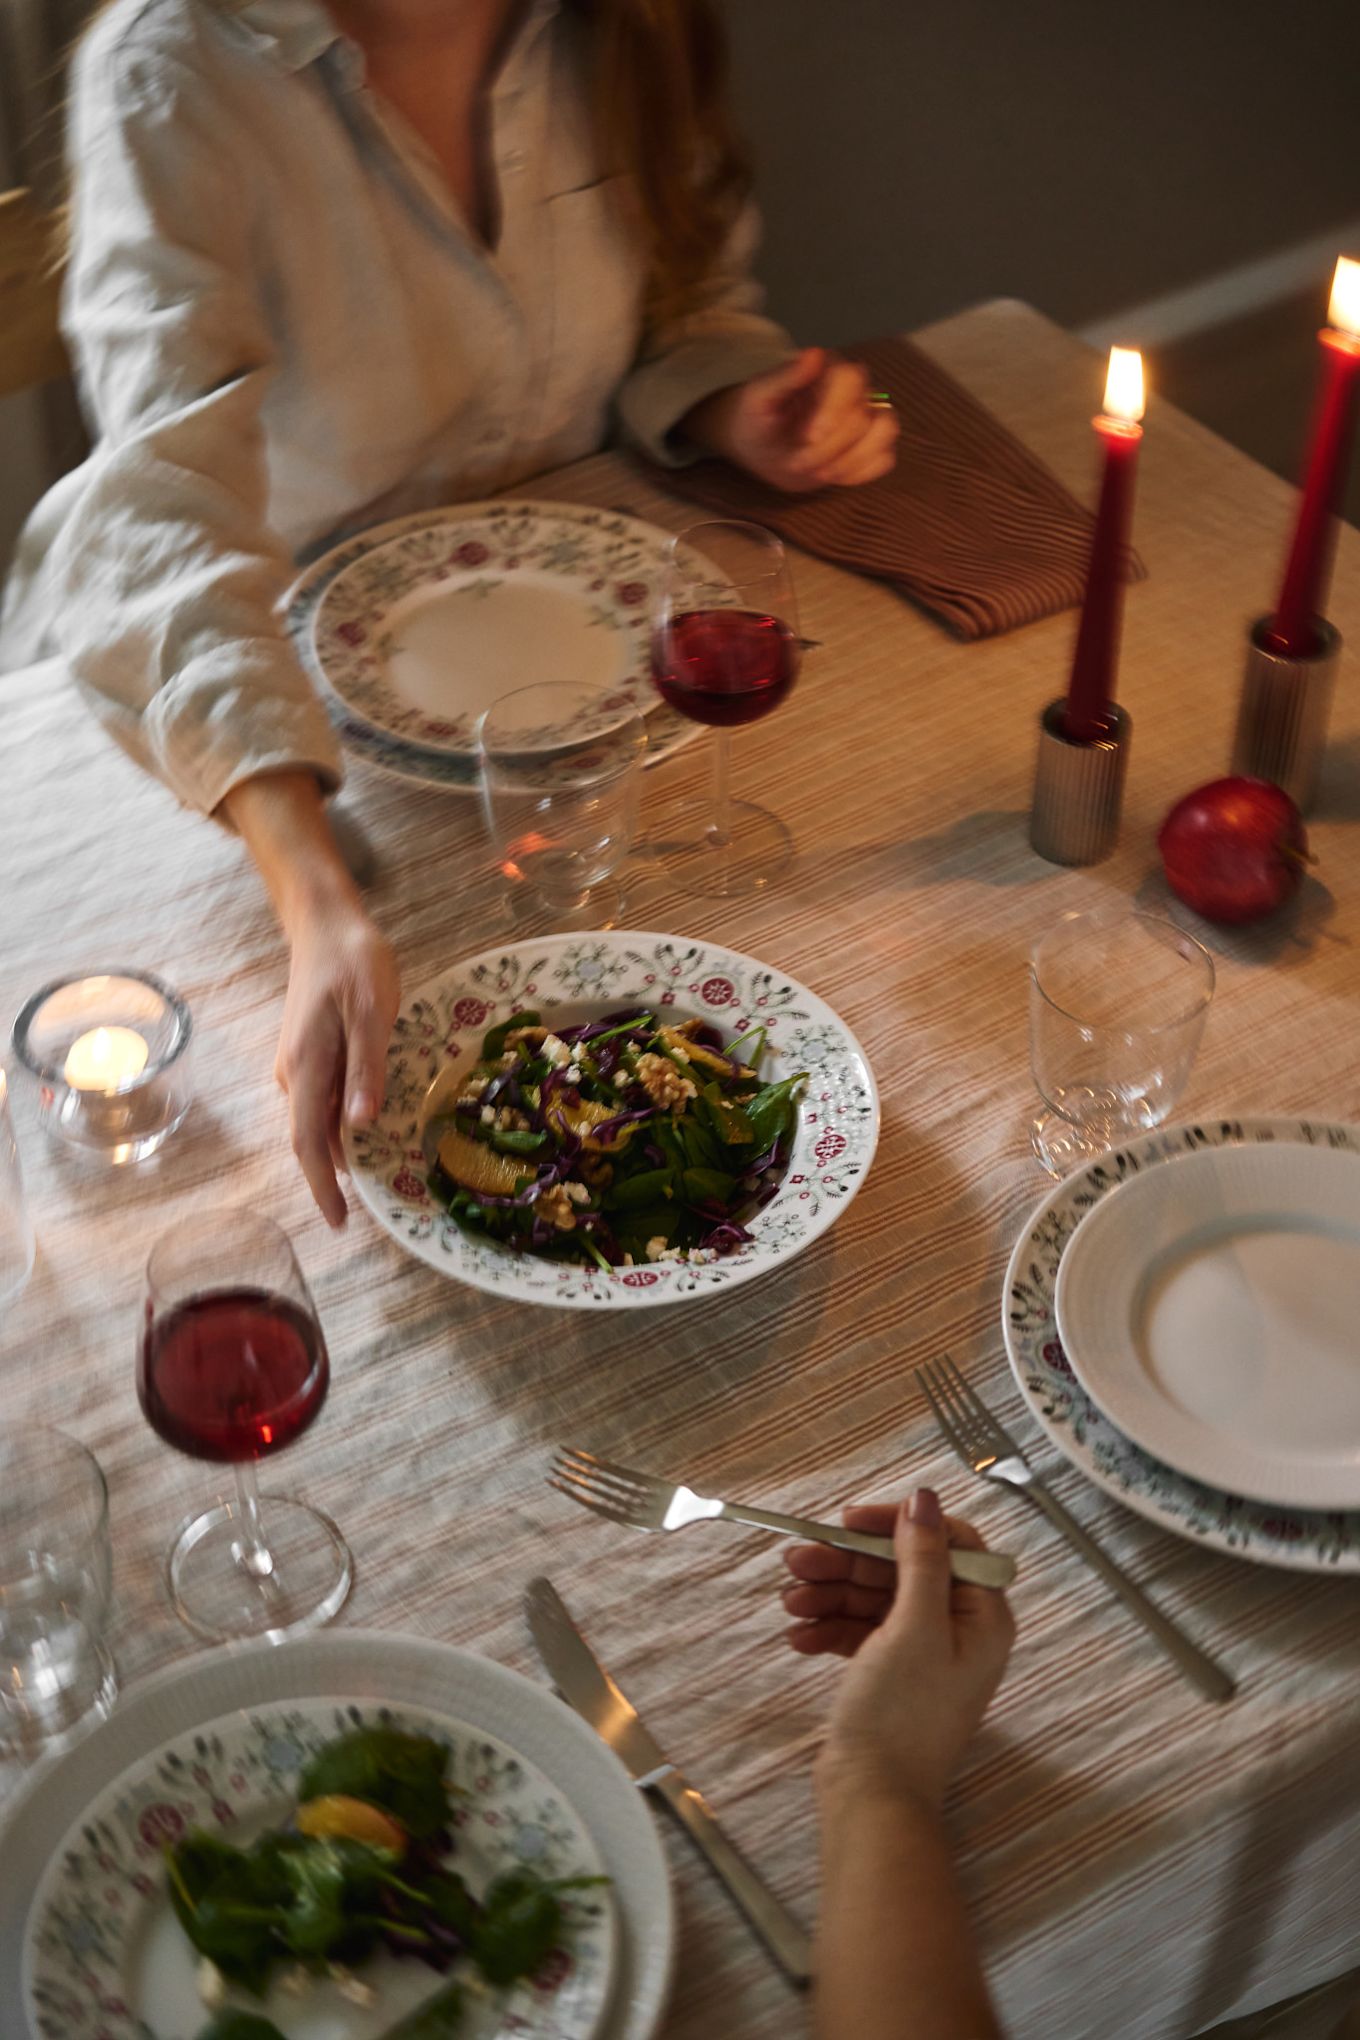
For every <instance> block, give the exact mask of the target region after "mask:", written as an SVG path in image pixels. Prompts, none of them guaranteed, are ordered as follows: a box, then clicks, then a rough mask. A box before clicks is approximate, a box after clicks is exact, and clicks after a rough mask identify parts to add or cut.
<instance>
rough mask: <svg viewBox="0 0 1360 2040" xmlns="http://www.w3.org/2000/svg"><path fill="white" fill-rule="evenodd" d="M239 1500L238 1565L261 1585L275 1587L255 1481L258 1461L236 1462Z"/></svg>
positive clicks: (257, 1485) (235, 1548)
mask: <svg viewBox="0 0 1360 2040" xmlns="http://www.w3.org/2000/svg"><path fill="white" fill-rule="evenodd" d="M234 1471H235V1474H236V1498H237V1501H238V1502H239V1503H240V1508H241V1515H240V1523H241V1530H240V1535H239V1536H238V1538H237V1540H236V1543H235V1545H234V1546H233V1547H232V1555H233V1557H234V1558H235V1560H236V1563H237V1564H238V1565H239V1566H241V1567H242V1568H243V1570H244V1571H246V1572H248V1573H249V1574H250V1576H251V1578H252V1579H253V1580H258V1581H259V1582H260V1584H261V1585H264V1584H265V1583H266V1582H268V1583H270V1584H272V1583H273V1580H274V1554H273V1552H272V1551H271V1550H270V1549H269V1545H268V1543H267V1542H266V1540H265V1534H264V1525H263V1524H262V1523H261V1521H260V1489H259V1484H258V1482H257V1481H256V1479H255V1461H254V1460H253V1459H240V1460H238V1461H237V1462H236V1466H235V1469H234Z"/></svg>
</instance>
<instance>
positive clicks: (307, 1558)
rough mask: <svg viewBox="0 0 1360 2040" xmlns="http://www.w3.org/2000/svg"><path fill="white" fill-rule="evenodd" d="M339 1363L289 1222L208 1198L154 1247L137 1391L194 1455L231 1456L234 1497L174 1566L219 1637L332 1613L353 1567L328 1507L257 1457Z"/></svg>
mask: <svg viewBox="0 0 1360 2040" xmlns="http://www.w3.org/2000/svg"><path fill="white" fill-rule="evenodd" d="M329 1382H330V1363H329V1360H328V1358H327V1354H326V1342H325V1340H324V1339H323V1337H322V1335H321V1326H320V1324H319V1323H318V1321H317V1315H316V1306H315V1305H314V1304H313V1302H312V1299H311V1296H310V1294H309V1292H308V1289H307V1285H306V1283H305V1282H304V1280H303V1278H302V1271H301V1269H300V1268H299V1267H298V1264H297V1260H296V1258H295V1256H294V1253H293V1249H292V1246H291V1245H290V1243H289V1240H288V1235H287V1234H286V1233H285V1232H283V1231H282V1229H281V1228H280V1227H279V1226H277V1225H275V1224H274V1223H273V1222H272V1220H270V1219H267V1218H257V1217H254V1216H253V1215H252V1214H251V1213H249V1212H244V1211H207V1212H203V1213H201V1214H199V1215H198V1216H196V1217H194V1218H191V1219H189V1220H187V1221H183V1222H181V1223H180V1224H179V1225H178V1226H176V1228H175V1230H174V1232H173V1233H167V1234H166V1235H165V1236H164V1237H163V1238H162V1239H161V1240H159V1241H158V1242H157V1244H156V1245H155V1246H154V1247H153V1248H152V1250H151V1258H150V1260H149V1261H148V1262H147V1264H146V1295H145V1305H144V1310H143V1321H142V1326H141V1331H140V1336H139V1339H138V1348H137V1395H138V1399H139V1400H140V1402H141V1405H142V1413H143V1415H144V1416H145V1417H146V1420H147V1422H148V1423H149V1424H150V1425H151V1428H152V1429H153V1430H154V1431H156V1432H157V1433H158V1434H159V1435H160V1437H162V1438H164V1440H165V1442H166V1443H167V1445H173V1446H175V1447H176V1449H177V1450H178V1451H180V1452H186V1453H188V1454H189V1456H190V1457H191V1458H193V1459H208V1460H215V1461H218V1462H225V1463H227V1464H228V1465H230V1466H231V1468H232V1470H233V1472H234V1473H235V1476H236V1493H235V1496H234V1498H233V1499H232V1500H231V1501H225V1502H219V1503H218V1504H217V1506H216V1507H215V1508H211V1509H207V1510H205V1511H204V1513H203V1514H202V1515H199V1516H193V1517H190V1518H189V1520H188V1521H187V1522H185V1523H184V1524H183V1525H182V1526H181V1529H180V1531H179V1534H178V1536H177V1537H176V1539H175V1543H174V1545H173V1547H172V1549H171V1552H170V1557H169V1561H168V1566H167V1574H166V1577H167V1582H168V1585H169V1589H170V1599H171V1601H172V1602H173V1604H174V1606H175V1609H176V1611H177V1613H178V1614H179V1615H180V1617H181V1618H182V1620H183V1621H184V1622H186V1623H187V1624H188V1626H189V1627H190V1629H192V1630H194V1631H196V1632H197V1634H198V1635H199V1636H206V1637H208V1638H209V1639H211V1640H212V1641H213V1642H224V1641H230V1640H233V1639H236V1638H239V1637H247V1636H253V1637H263V1638H265V1639H267V1640H268V1641H269V1642H271V1643H277V1642H279V1641H281V1640H282V1638H284V1637H285V1636H290V1635H294V1634H296V1633H297V1631H299V1630H303V1629H312V1628H315V1627H316V1626H317V1625H318V1624H319V1623H322V1622H329V1621H330V1619H331V1617H332V1616H333V1615H335V1614H336V1613H337V1612H338V1611H339V1609H340V1608H341V1607H342V1606H343V1605H344V1601H345V1597H346V1595H347V1594H348V1593H349V1589H350V1583H351V1580H352V1577H353V1568H352V1563H351V1560H350V1555H349V1548H348V1546H347V1545H346V1543H345V1540H344V1538H343V1537H342V1536H341V1535H340V1532H339V1531H338V1530H337V1529H336V1527H335V1525H334V1523H332V1521H331V1519H330V1517H329V1516H325V1515H323V1514H322V1513H321V1511H320V1510H319V1509H313V1508H312V1507H310V1506H309V1504H307V1503H306V1502H300V1501H297V1500H294V1499H292V1498H291V1497H285V1496H283V1495H264V1496H262V1495H261V1494H260V1492H259V1489H258V1486H257V1484H256V1477H255V1463H256V1461H257V1460H259V1459H263V1458H265V1457H267V1456H269V1455H272V1454H273V1453H275V1452H280V1451H282V1449H283V1447H284V1446H285V1445H288V1444H290V1443H291V1442H292V1440H293V1439H294V1438H296V1437H298V1436H299V1435H300V1434H301V1433H302V1432H303V1431H305V1430H306V1429H307V1427H308V1425H309V1424H311V1423H312V1422H313V1420H314V1419H315V1417H316V1416H317V1414H318V1413H319V1411H320V1409H321V1405H322V1403H323V1402H324V1401H325V1399H326V1390H327V1387H328V1386H329Z"/></svg>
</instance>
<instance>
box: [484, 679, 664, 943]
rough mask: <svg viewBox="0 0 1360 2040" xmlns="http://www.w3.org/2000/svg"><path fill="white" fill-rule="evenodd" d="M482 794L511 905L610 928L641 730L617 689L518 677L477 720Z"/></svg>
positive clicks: (634, 796)
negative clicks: (524, 681)
mask: <svg viewBox="0 0 1360 2040" xmlns="http://www.w3.org/2000/svg"><path fill="white" fill-rule="evenodd" d="M477 748H478V752H479V754H480V758H481V768H482V801H483V805H484V807H485V810H486V825H487V829H488V831H489V833H490V836H491V841H492V845H493V847H494V849H495V853H496V861H497V863H498V864H499V866H500V869H501V872H502V874H503V875H504V877H505V878H506V880H507V881H508V882H509V886H510V897H511V903H512V906H513V907H514V908H516V909H517V910H525V909H527V910H528V911H529V912H531V913H532V912H534V911H535V910H538V911H542V910H543V909H545V908H546V910H547V911H548V912H549V913H550V914H551V915H552V917H553V921H554V924H555V925H557V926H560V927H565V928H570V927H577V928H609V927H613V926H615V925H616V923H617V921H618V919H619V916H620V914H621V912H622V896H621V893H620V887H619V882H618V874H619V872H620V871H621V870H622V867H623V866H624V865H625V864H626V862H627V860H628V855H629V852H630V851H631V849H632V847H633V835H634V832H635V830H636V828H637V811H638V782H639V776H640V773H641V770H642V759H643V754H644V753H645V751H646V749H647V730H646V725H645V723H644V722H643V719H642V717H641V715H640V714H639V713H638V712H637V710H636V709H632V708H630V707H629V706H628V704H627V702H626V701H624V702H620V701H619V699H618V698H617V697H613V698H612V705H611V697H610V696H607V695H606V696H601V695H600V694H599V692H598V691H595V690H592V689H589V688H583V687H573V686H569V685H567V684H565V683H560V682H552V681H549V682H546V683H544V684H542V685H539V686H533V687H517V688H515V689H514V691H513V692H512V693H510V694H503V695H502V696H501V698H500V700H499V701H497V702H496V703H495V704H494V706H493V707H491V708H489V709H487V711H486V713H485V714H484V715H483V716H482V718H481V720H480V721H479V722H478V725H477Z"/></svg>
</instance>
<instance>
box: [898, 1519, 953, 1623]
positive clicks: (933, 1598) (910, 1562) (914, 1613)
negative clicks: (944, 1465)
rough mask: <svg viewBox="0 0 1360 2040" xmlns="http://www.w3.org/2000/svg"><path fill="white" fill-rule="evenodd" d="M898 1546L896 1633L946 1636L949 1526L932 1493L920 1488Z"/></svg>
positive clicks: (900, 1528)
mask: <svg viewBox="0 0 1360 2040" xmlns="http://www.w3.org/2000/svg"><path fill="white" fill-rule="evenodd" d="M894 1542H895V1543H896V1546H897V1598H896V1600H895V1601H894V1602H893V1609H892V1614H891V1616H890V1618H889V1621H890V1623H891V1625H892V1627H893V1628H895V1629H899V1630H900V1629H903V1628H916V1629H924V1630H925V1631H926V1632H927V1633H929V1632H931V1631H936V1632H938V1633H940V1634H941V1635H947V1634H948V1628H949V1607H950V1598H949V1597H950V1572H949V1527H948V1525H947V1524H946V1522H945V1519H944V1511H943V1510H942V1509H941V1507H940V1498H939V1496H938V1495H937V1494H936V1493H935V1492H934V1490H933V1489H932V1488H917V1490H916V1493H915V1494H914V1495H913V1496H912V1498H911V1500H910V1502H908V1503H907V1505H906V1506H905V1507H904V1508H903V1509H902V1510H901V1512H900V1513H899V1516H898V1520H897V1533H896V1537H895V1539H894Z"/></svg>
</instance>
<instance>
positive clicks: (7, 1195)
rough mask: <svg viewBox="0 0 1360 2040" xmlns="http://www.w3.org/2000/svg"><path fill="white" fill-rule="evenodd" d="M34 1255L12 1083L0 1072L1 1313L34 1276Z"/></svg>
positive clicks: (31, 1226)
mask: <svg viewBox="0 0 1360 2040" xmlns="http://www.w3.org/2000/svg"><path fill="white" fill-rule="evenodd" d="M33 1254H34V1241H33V1221H32V1219H31V1218H30V1217H29V1215H28V1204H27V1201H26V1199H25V1197H24V1172H23V1169H22V1168H21V1167H20V1163H19V1147H18V1143H17V1142H16V1140H15V1138H14V1125H13V1122H12V1121H11V1119H10V1116H9V1084H8V1081H7V1079H6V1076H5V1072H4V1071H3V1070H0V1311H3V1310H4V1309H5V1307H6V1305H7V1304H10V1303H13V1301H14V1299H15V1297H16V1296H17V1295H18V1294H19V1291H20V1290H21V1289H22V1288H23V1286H24V1284H25V1283H26V1282H27V1280H28V1278H29V1276H30V1275H31V1274H32V1273H33Z"/></svg>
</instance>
